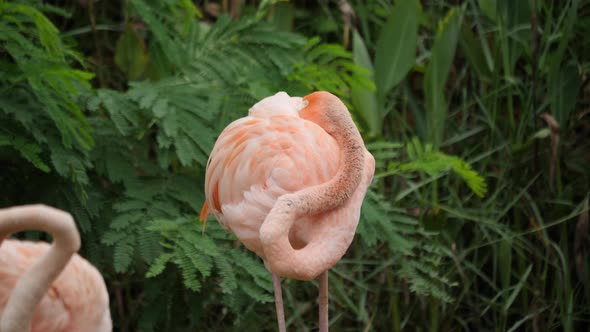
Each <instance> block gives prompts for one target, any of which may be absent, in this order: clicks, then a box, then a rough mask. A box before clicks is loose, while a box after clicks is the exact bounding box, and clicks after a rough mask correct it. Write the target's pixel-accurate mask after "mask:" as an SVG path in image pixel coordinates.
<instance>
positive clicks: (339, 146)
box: [201, 92, 375, 332]
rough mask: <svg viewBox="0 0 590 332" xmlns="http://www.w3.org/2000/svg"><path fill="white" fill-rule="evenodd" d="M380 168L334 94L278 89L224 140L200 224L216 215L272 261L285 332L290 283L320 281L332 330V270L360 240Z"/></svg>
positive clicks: (214, 157) (214, 156)
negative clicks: (284, 282) (286, 283)
mask: <svg viewBox="0 0 590 332" xmlns="http://www.w3.org/2000/svg"><path fill="white" fill-rule="evenodd" d="M374 171H375V159H374V158H373V156H372V155H371V154H370V153H369V152H368V151H367V150H366V148H365V146H364V143H363V140H362V138H361V135H360V134H359V131H358V129H357V128H356V126H355V124H354V122H353V121H352V118H351V117H350V113H349V112H348V109H347V108H346V106H345V105H344V104H343V103H342V102H341V101H340V99H338V98H337V97H336V96H334V95H332V94H330V93H327V92H315V93H312V94H310V95H308V96H306V97H304V98H299V97H289V95H287V94H286V93H284V92H279V93H277V94H276V95H274V96H272V97H268V98H265V99H263V100H261V101H260V102H258V103H257V104H256V105H254V106H253V107H252V108H251V109H250V111H249V115H248V116H247V117H244V118H241V119H238V120H236V121H234V122H233V123H231V124H230V125H229V126H227V127H226V128H225V129H224V131H223V132H222V133H221V135H220V136H219V138H218V140H217V142H216V143H215V146H214V148H213V151H212V152H211V156H210V157H209V162H208V165H207V173H206V177H205V194H206V201H205V204H204V205H203V210H202V212H201V220H205V219H206V217H207V215H208V214H209V213H211V214H213V215H215V217H216V218H217V220H219V222H220V223H221V224H222V225H224V226H225V227H226V228H228V229H229V230H230V231H232V232H233V233H234V234H235V235H236V236H237V237H238V239H239V240H240V241H241V242H242V243H243V244H244V245H245V246H246V247H247V248H248V249H250V250H252V251H254V252H255V253H256V254H257V255H258V256H260V257H261V258H262V259H263V260H264V262H265V265H266V267H267V268H268V269H269V270H270V271H271V273H272V276H273V286H274V291H275V303H276V310H277V320H278V324H279V330H280V331H281V332H284V331H285V330H286V329H285V318H284V311H283V301H282V295H281V284H280V277H281V276H282V277H289V278H295V279H299V280H311V279H314V278H316V277H317V276H320V296H319V321H320V322H319V326H320V331H321V332H326V331H328V270H329V269H330V268H331V267H332V266H334V264H336V263H337V262H338V261H339V260H340V258H342V256H343V255H344V254H345V253H346V250H347V249H348V247H349V246H350V243H351V242H352V239H353V237H354V233H355V230H356V227H357V224H358V221H359V216H360V209H361V204H362V201H363V199H364V196H365V193H366V191H367V188H368V186H369V184H370V182H371V180H372V178H373V174H374Z"/></svg>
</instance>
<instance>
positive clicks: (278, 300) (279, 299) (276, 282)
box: [272, 273, 287, 332]
mask: <svg viewBox="0 0 590 332" xmlns="http://www.w3.org/2000/svg"><path fill="white" fill-rule="evenodd" d="M272 285H273V287H274V291H275V306H276V308H277V321H278V323H279V332H287V328H286V326H285V309H283V290H282V289H281V277H279V276H278V275H276V274H274V273H273V274H272Z"/></svg>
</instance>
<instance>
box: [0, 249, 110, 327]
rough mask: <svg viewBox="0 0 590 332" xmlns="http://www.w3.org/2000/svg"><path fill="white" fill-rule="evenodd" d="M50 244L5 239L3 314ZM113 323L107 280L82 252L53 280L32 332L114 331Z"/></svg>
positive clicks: (0, 287) (0, 278) (0, 267)
mask: <svg viewBox="0 0 590 332" xmlns="http://www.w3.org/2000/svg"><path fill="white" fill-rule="evenodd" d="M49 247H50V245H49V244H47V243H44V242H29V241H17V240H4V241H2V243H1V244H0V315H1V313H2V312H3V311H4V307H5V306H6V303H7V301H8V297H9V296H10V294H11V292H12V290H13V289H14V288H15V285H16V283H17V281H18V280H19V278H20V277H21V276H22V275H23V274H24V273H25V271H27V270H28V269H29V267H30V266H31V265H32V264H33V263H35V262H36V261H37V260H38V259H39V258H40V257H42V256H43V255H45V254H46V252H47V251H48V250H49ZM111 325H112V322H111V317H110V311H109V298H108V293H107V290H106V286H105V284H104V280H103V278H102V276H101V275H100V273H99V272H98V271H97V270H96V268H95V267H94V266H92V265H91V264H90V263H88V262H87V261H86V260H84V259H83V258H82V257H80V256H79V255H74V256H72V258H71V260H70V262H69V263H68V264H67V265H66V267H65V269H64V270H63V271H62V272H61V273H60V275H59V277H58V278H57V279H56V280H55V281H54V282H53V283H52V285H51V287H50V288H49V289H48V291H47V293H46V295H45V296H44V297H43V299H42V300H41V302H40V303H39V304H38V305H37V307H36V309H35V312H34V314H33V319H32V326H31V332H69V331H87V332H107V331H108V332H110V331H112V326H111Z"/></svg>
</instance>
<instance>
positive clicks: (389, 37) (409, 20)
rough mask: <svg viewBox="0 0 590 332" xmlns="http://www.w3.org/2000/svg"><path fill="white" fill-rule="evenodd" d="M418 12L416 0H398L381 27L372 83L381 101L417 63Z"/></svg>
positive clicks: (418, 7)
mask: <svg viewBox="0 0 590 332" xmlns="http://www.w3.org/2000/svg"><path fill="white" fill-rule="evenodd" d="M420 11H421V8H420V3H419V2H418V1H416V0H399V1H398V2H397V4H396V5H395V6H394V7H393V9H392V11H391V14H390V15H389V17H388V18H387V22H386V23H385V25H384V26H383V28H382V29H381V35H380V37H379V40H378V42H377V51H376V54H375V83H376V84H377V88H378V91H379V99H380V101H382V99H383V98H384V96H385V95H386V94H387V92H389V90H391V89H392V88H393V87H394V86H395V85H397V84H398V83H399V82H400V81H401V80H402V79H403V78H404V77H405V76H406V74H407V73H408V72H409V71H410V69H412V67H413V66H414V64H415V62H416V43H417V31H418V16H419V14H420Z"/></svg>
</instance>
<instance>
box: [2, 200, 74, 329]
mask: <svg viewBox="0 0 590 332" xmlns="http://www.w3.org/2000/svg"><path fill="white" fill-rule="evenodd" d="M24 230H41V231H45V232H47V233H49V234H51V235H52V236H53V239H54V241H53V244H52V245H51V248H50V249H49V250H48V251H47V253H46V254H45V255H44V256H43V257H42V258H40V259H39V260H38V261H37V262H36V263H35V264H33V266H31V268H29V270H27V271H26V272H25V273H24V274H23V275H22V276H21V278H20V279H19V280H18V282H17V283H16V286H15V288H14V290H13V291H12V293H11V294H10V297H9V299H8V302H7V304H6V307H5V308H4V312H3V314H2V317H1V318H0V331H2V332H18V331H29V330H30V328H31V319H32V316H33V313H34V312H35V307H36V306H37V304H38V303H39V302H40V301H41V299H42V298H43V296H44V295H45V293H46V292H47V290H48V289H49V287H50V286H51V284H52V283H53V281H54V280H55V279H56V278H57V277H58V276H59V274H60V273H61V271H62V270H63V269H64V268H65V266H66V265H67V263H68V262H69V260H70V258H71V257H72V255H73V254H74V253H76V252H77V251H78V250H79V249H80V235H79V234H78V231H77V230H76V224H75V222H74V219H73V218H72V216H71V215H70V214H69V213H67V212H64V211H61V210H58V209H54V208H51V207H48V206H44V205H26V206H19V207H12V208H7V209H0V239H1V238H4V237H7V236H9V235H10V234H12V233H16V232H21V231H24Z"/></svg>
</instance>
